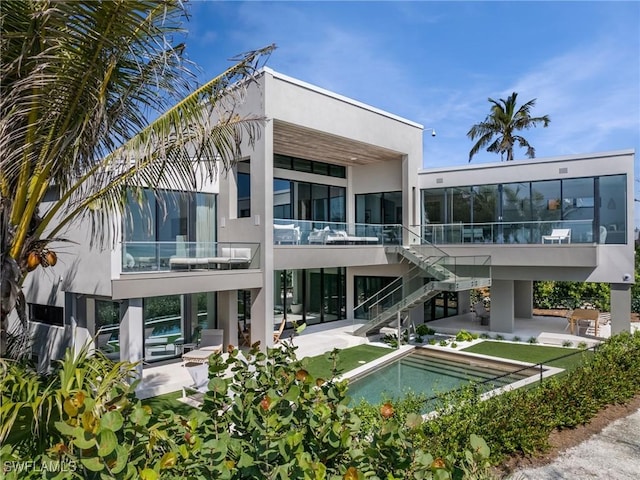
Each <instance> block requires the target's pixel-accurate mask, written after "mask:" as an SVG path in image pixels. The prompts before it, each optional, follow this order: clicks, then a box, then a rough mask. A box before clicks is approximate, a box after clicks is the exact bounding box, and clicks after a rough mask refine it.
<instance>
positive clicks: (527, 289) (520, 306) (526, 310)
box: [513, 280, 533, 319]
mask: <svg viewBox="0 0 640 480" xmlns="http://www.w3.org/2000/svg"><path fill="white" fill-rule="evenodd" d="M513 299H514V306H513V309H514V313H515V316H516V318H526V319H532V318H533V282H532V281H530V280H515V281H514V282H513Z"/></svg>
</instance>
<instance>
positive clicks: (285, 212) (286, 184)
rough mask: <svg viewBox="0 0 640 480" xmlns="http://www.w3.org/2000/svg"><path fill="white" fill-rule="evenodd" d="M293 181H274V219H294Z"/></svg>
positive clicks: (278, 179)
mask: <svg viewBox="0 0 640 480" xmlns="http://www.w3.org/2000/svg"><path fill="white" fill-rule="evenodd" d="M291 183H292V182H291V181H289V180H282V179H280V178H275V179H274V180H273V218H293V208H292V206H293V198H292V197H293V195H292V193H293V191H292V188H291Z"/></svg>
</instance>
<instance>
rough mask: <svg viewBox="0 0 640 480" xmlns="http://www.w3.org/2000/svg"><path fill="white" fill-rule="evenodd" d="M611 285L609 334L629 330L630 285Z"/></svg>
mask: <svg viewBox="0 0 640 480" xmlns="http://www.w3.org/2000/svg"><path fill="white" fill-rule="evenodd" d="M610 286H611V335H615V334H616V333H620V332H629V331H630V330H631V285H629V284H628V283H612V284H610Z"/></svg>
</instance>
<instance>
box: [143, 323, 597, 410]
mask: <svg viewBox="0 0 640 480" xmlns="http://www.w3.org/2000/svg"><path fill="white" fill-rule="evenodd" d="M360 325H361V324H359V323H358V324H355V325H354V323H353V322H352V321H351V320H340V321H335V322H330V323H326V324H319V325H312V326H309V327H308V328H307V329H305V330H304V332H302V334H300V335H297V336H296V337H295V338H294V339H293V344H294V345H295V346H296V347H297V353H298V357H299V358H304V357H313V356H316V355H321V354H323V353H325V352H330V351H331V350H333V349H334V348H339V349H344V348H349V347H353V346H356V345H362V344H374V345H375V344H376V343H378V342H377V341H376V340H377V339H375V338H374V337H371V338H369V339H367V338H365V337H356V336H354V335H353V334H352V332H353V331H354V329H355V328H357V327H358V326H360ZM428 325H429V326H430V327H431V328H433V329H435V330H436V331H437V332H438V333H444V334H455V333H457V332H459V331H460V330H467V331H469V332H471V333H477V334H483V333H486V334H488V335H490V336H492V337H495V336H496V335H502V336H503V337H504V339H506V340H511V339H513V337H514V336H517V337H519V338H520V339H521V341H523V342H527V341H529V340H530V339H531V338H536V340H537V342H538V343H540V344H549V345H556V346H558V345H562V344H563V342H567V341H568V342H571V343H572V344H573V345H574V346H577V345H578V343H580V342H585V343H586V344H587V345H588V346H591V345H593V344H595V343H598V342H599V340H601V339H596V338H593V337H585V336H578V335H571V334H570V333H569V332H568V331H567V330H565V327H566V326H567V320H566V319H565V318H562V317H541V316H535V317H534V318H533V319H518V318H516V319H515V328H514V332H513V333H505V332H495V331H490V330H489V327H488V326H482V325H480V324H479V322H473V321H472V320H471V314H466V315H459V316H456V317H449V318H446V319H442V320H436V321H433V322H429V323H428ZM603 333H605V334H606V332H603ZM290 336H291V333H290V332H285V333H284V334H283V339H287V338H289V337H290ZM287 341H288V340H287ZM192 383H193V381H192V379H191V376H190V375H189V373H188V372H187V370H186V369H185V368H184V366H183V364H182V362H181V361H179V360H178V361H176V362H175V363H169V364H165V365H159V366H154V367H148V368H145V369H144V370H143V377H142V381H141V382H140V385H139V386H138V388H137V390H136V393H137V395H138V397H139V398H148V397H153V396H157V395H162V394H165V393H170V392H175V391H179V390H181V389H182V387H184V386H188V385H191V384H192Z"/></svg>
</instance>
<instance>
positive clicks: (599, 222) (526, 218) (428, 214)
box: [422, 175, 627, 243]
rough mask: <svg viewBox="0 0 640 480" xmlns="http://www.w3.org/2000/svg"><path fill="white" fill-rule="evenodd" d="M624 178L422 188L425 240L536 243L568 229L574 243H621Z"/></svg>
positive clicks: (623, 216)
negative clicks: (543, 237) (553, 232)
mask: <svg viewBox="0 0 640 480" xmlns="http://www.w3.org/2000/svg"><path fill="white" fill-rule="evenodd" d="M626 209H627V205H626V176H625V175H613V176H603V177H583V178H568V179H562V180H556V179H553V180H542V181H534V182H514V183H504V184H495V185H481V186H466V187H448V188H434V189H426V190H423V191H422V222H423V223H422V225H423V232H424V235H425V236H426V237H427V239H429V240H432V241H434V242H436V243H438V242H448V243H457V242H459V241H460V239H459V238H458V236H457V233H455V232H456V231H457V230H462V239H463V241H465V239H469V240H471V241H476V242H477V241H480V242H494V243H539V242H540V241H541V237H542V236H543V235H548V234H549V233H551V231H552V230H553V229H554V228H570V229H571V236H572V242H575V243H591V242H598V243H624V242H625V241H626V234H625V233H624V232H626Z"/></svg>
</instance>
